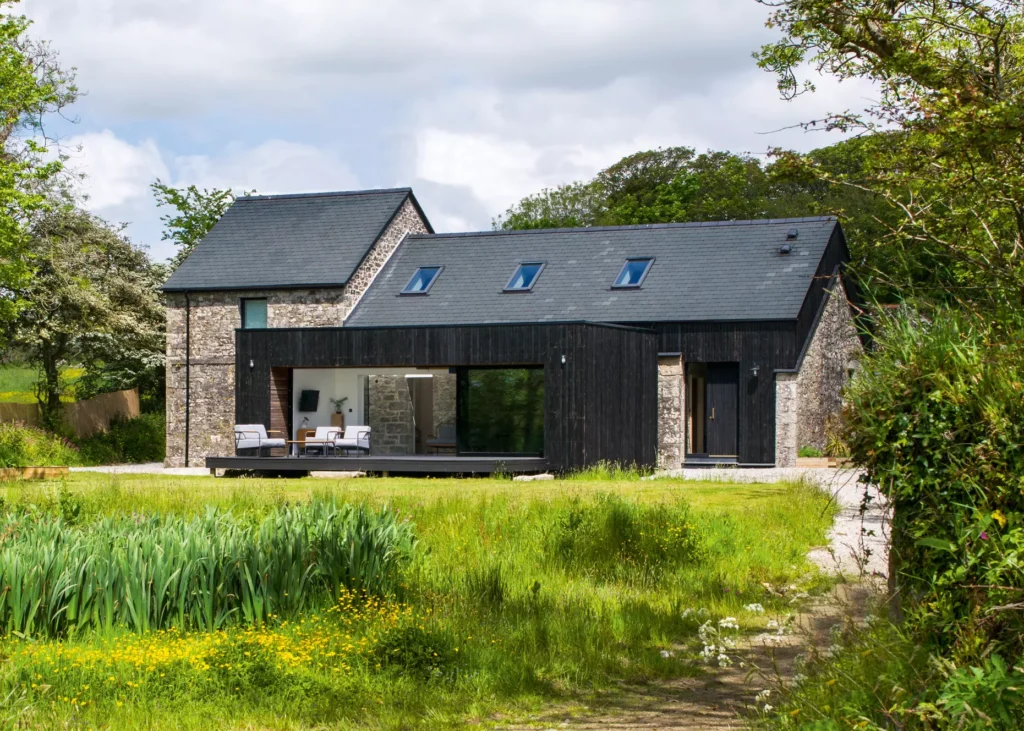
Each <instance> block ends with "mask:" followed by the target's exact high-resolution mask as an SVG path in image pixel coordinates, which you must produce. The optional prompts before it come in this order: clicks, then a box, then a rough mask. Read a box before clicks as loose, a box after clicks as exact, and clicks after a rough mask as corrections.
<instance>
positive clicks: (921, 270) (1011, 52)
mask: <svg viewBox="0 0 1024 731" xmlns="http://www.w3.org/2000/svg"><path fill="white" fill-rule="evenodd" d="M759 1H760V2H762V4H765V5H769V6H771V7H772V8H773V9H772V14H771V17H770V21H769V26H770V27H773V28H777V29H779V30H780V31H781V34H782V37H781V38H780V39H779V40H777V41H776V42H774V43H771V44H769V45H767V46H765V47H763V48H762V49H761V51H760V53H758V54H757V56H756V57H757V59H758V63H759V65H760V66H761V67H762V68H764V69H766V70H768V71H770V72H772V73H774V74H776V76H777V77H778V82H779V89H780V91H781V93H782V95H783V96H784V97H785V98H793V97H795V96H797V95H799V94H801V93H803V92H805V91H812V90H813V88H814V87H813V85H812V84H810V83H809V82H803V83H801V80H800V79H799V78H798V74H801V73H805V72H806V70H807V69H808V68H814V69H817V70H818V71H820V72H824V73H826V74H829V75H831V76H833V77H836V78H839V79H859V80H863V81H866V82H870V83H871V84H872V86H873V88H875V89H877V90H878V100H877V102H875V103H873V104H872V105H871V106H869V107H868V108H867V109H866V110H865V111H864V112H863V113H859V112H856V111H853V112H851V111H844V112H840V113H836V114H831V115H829V116H828V117H826V118H825V119H824V120H815V121H812V122H810V123H809V124H808V125H807V126H809V127H810V126H813V127H816V128H825V129H840V130H843V131H846V132H858V133H861V134H872V138H871V142H870V145H871V147H872V154H871V155H869V156H867V157H866V158H865V165H864V166H863V169H862V170H860V171H855V172H854V173H852V174H851V173H848V172H843V171H838V172H835V173H832V172H829V171H827V170H823V169H821V168H820V167H819V166H817V165H816V162H815V161H814V160H813V159H810V160H807V159H805V162H807V163H808V165H807V170H809V171H811V172H813V173H814V174H815V175H817V177H819V178H820V179H821V180H823V181H827V182H832V183H837V184H840V185H843V186H847V187H850V188H853V189H855V190H864V191H870V192H871V193H874V194H876V195H878V196H881V197H882V198H883V199H884V200H886V201H887V202H888V203H889V204H891V205H892V206H894V207H896V208H897V209H898V210H899V212H900V215H899V217H898V225H896V226H895V227H894V228H893V230H891V231H890V232H889V235H887V236H886V237H885V238H884V239H883V240H881V241H880V242H879V244H880V246H881V247H884V251H885V253H884V261H885V262H889V263H891V264H892V265H893V266H891V267H888V266H887V267H882V266H881V265H880V264H881V261H882V260H878V259H876V261H875V262H874V263H875V267H874V271H873V274H874V276H875V279H876V280H877V282H876V284H877V285H880V286H882V287H883V288H885V289H888V290H889V291H896V292H900V291H904V292H906V291H907V290H913V289H917V291H916V294H917V295H920V296H927V297H930V298H942V299H944V300H946V301H955V302H961V303H963V302H971V303H974V304H976V305H977V306H980V307H983V308H985V309H990V308H997V307H1000V306H1005V305H1006V304H1012V305H1016V306H1019V305H1020V304H1021V303H1022V302H1024V126H1022V125H1021V123H1020V121H1021V117H1022V114H1024V63H1022V61H1021V59H1022V58H1024V11H1022V9H1021V5H1020V3H1019V2H1012V1H1011V0H994V1H993V2H987V1H986V2H982V1H980V0H944V1H943V2H932V1H931V0H910V1H909V2H898V3H895V2H890V1H889V0H856V1H854V2H843V3H836V2H833V1H832V0H783V1H782V2H775V1H774V0H759ZM882 131H886V132H887V133H886V134H877V133H879V132H882ZM793 157H800V156H793ZM878 251H879V253H881V252H882V251H883V249H881V248H880V249H878ZM929 269H930V270H931V271H932V273H931V274H929V273H928V271H929ZM914 275H921V277H922V279H923V281H924V283H925V284H927V285H929V286H926V287H924V288H923V289H921V288H918V287H916V285H918V284H920V283H921V282H920V281H917V280H916V279H915V276H914Z"/></svg>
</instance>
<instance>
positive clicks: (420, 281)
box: [402, 267, 444, 294]
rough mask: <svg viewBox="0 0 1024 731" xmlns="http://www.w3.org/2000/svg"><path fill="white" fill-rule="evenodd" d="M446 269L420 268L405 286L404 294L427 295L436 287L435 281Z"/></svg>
mask: <svg viewBox="0 0 1024 731" xmlns="http://www.w3.org/2000/svg"><path fill="white" fill-rule="evenodd" d="M443 268H444V267H420V268H419V269H417V270H416V273H415V274H413V275H412V279H410V280H409V283H408V284H407V285H405V289H403V290H402V294H426V293H427V292H429V291H430V288H431V287H432V286H433V285H434V280H436V279H437V275H438V274H440V273H441V269H443Z"/></svg>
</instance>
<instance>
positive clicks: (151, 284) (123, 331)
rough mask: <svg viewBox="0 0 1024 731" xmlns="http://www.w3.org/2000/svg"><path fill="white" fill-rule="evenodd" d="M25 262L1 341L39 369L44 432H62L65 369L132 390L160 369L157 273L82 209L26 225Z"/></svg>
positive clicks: (113, 231)
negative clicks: (16, 306) (14, 312)
mask: <svg viewBox="0 0 1024 731" xmlns="http://www.w3.org/2000/svg"><path fill="white" fill-rule="evenodd" d="M26 261H27V263H28V265H29V266H30V267H31V268H32V270H33V272H34V274H33V276H32V277H31V278H29V279H27V280H25V281H24V282H23V283H22V284H21V285H20V286H19V287H18V288H17V289H16V290H15V291H14V296H16V297H17V299H18V300H19V301H20V302H22V303H23V305H22V307H21V308H20V310H19V312H18V316H17V318H16V319H15V320H14V321H12V322H11V323H9V325H8V327H7V330H8V332H7V335H8V338H9V339H10V342H12V344H14V345H15V346H16V347H17V348H18V350H19V352H21V353H22V354H23V355H24V356H25V357H26V359H27V360H28V361H29V362H30V363H32V364H34V365H36V366H37V367H38V368H39V372H40V380H39V385H38V387H37V394H38V400H39V404H40V406H41V408H42V411H43V418H44V423H45V425H46V426H47V428H50V429H52V430H58V429H59V428H60V426H61V425H60V402H61V395H62V393H63V392H64V390H65V385H66V384H65V383H64V382H63V380H62V378H61V372H62V370H63V369H64V368H66V367H67V366H69V365H72V364H80V365H83V366H85V368H86V376H85V382H86V385H87V388H88V386H89V384H91V385H92V388H93V389H95V388H96V387H97V385H98V384H100V383H102V382H103V381H104V380H111V379H112V380H113V381H115V385H116V386H120V387H123V386H131V385H136V383H137V381H138V379H139V378H140V377H144V374H146V373H147V372H151V371H153V370H154V369H155V368H156V367H158V366H159V365H160V364H162V353H163V309H162V307H161V304H160V299H159V295H158V291H157V288H158V286H159V283H160V281H161V276H160V271H159V270H158V269H155V268H154V267H153V266H152V265H151V264H150V262H149V258H148V257H147V256H146V253H145V252H144V251H142V250H141V249H138V248H136V247H134V246H133V245H132V244H131V242H130V241H129V240H128V239H127V238H125V237H124V236H123V235H122V234H121V231H120V230H119V229H115V228H111V227H110V226H109V225H108V224H106V223H105V222H104V221H102V220H101V219H99V218H96V217H95V216H92V215H90V214H88V213H86V212H84V211H80V210H75V209H72V208H68V207H57V208H55V210H52V211H50V212H48V213H46V214H44V215H42V216H40V217H39V218H38V219H37V220H36V221H35V222H34V223H33V225H32V228H31V231H30V236H29V239H28V244H27V251H26Z"/></svg>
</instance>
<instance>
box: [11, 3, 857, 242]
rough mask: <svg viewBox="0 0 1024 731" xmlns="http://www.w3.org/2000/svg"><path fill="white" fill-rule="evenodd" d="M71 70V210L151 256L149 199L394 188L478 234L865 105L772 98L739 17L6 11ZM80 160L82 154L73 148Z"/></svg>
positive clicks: (841, 93)
mask: <svg viewBox="0 0 1024 731" xmlns="http://www.w3.org/2000/svg"><path fill="white" fill-rule="evenodd" d="M21 12H25V13H26V14H28V15H29V17H31V18H32V19H33V20H34V21H35V25H34V27H33V29H32V34H33V35H34V36H35V37H37V38H44V39H48V40H50V41H52V43H53V46H54V48H56V49H57V50H59V51H60V53H61V57H62V59H63V62H64V63H65V64H66V65H69V66H72V65H73V66H76V67H77V68H78V80H79V84H80V86H81V87H82V88H83V89H85V90H86V91H87V92H88V94H87V96H85V97H84V98H83V99H82V100H81V101H80V102H79V103H78V104H77V105H76V106H75V108H74V110H73V114H74V116H75V117H76V118H77V119H78V123H77V124H74V125H71V124H67V123H58V124H57V125H55V126H54V129H56V130H57V131H58V132H59V133H60V134H61V136H62V138H63V139H62V143H63V144H64V145H65V146H66V147H67V148H69V149H72V150H75V151H74V152H73V160H72V162H73V164H74V165H75V166H76V167H77V168H78V169H79V170H81V171H82V172H84V173H86V174H87V175H88V179H87V182H86V183H85V192H86V193H87V194H88V196H89V200H88V206H89V207H90V208H92V209H93V210H94V211H95V212H96V213H98V214H100V215H102V216H104V217H106V218H107V219H109V220H112V221H121V222H127V223H129V231H130V233H131V235H132V237H133V239H134V240H135V241H136V242H138V243H140V244H144V245H147V246H149V247H150V249H151V250H152V251H153V253H154V254H155V255H157V256H158V257H161V258H163V257H166V256H168V255H169V254H170V253H172V252H171V250H170V248H169V247H168V246H167V244H166V243H162V242H161V241H160V229H161V226H160V222H159V215H160V213H159V212H158V211H157V209H156V208H155V206H154V204H153V200H152V197H151V194H150V191H149V187H148V186H149V183H151V182H152V181H153V180H154V179H156V178H161V179H162V180H164V181H169V182H171V183H173V184H175V185H188V184H196V185H199V186H204V187H211V186H217V187H228V186H230V187H232V188H235V189H255V190H258V191H259V192H260V193H291V192H308V191H321V190H344V189H354V188H381V187H395V186H407V185H408V186H412V187H413V188H414V190H415V191H416V194H417V197H418V198H419V199H420V202H421V203H422V204H423V206H424V208H425V210H426V213H427V215H428V216H429V218H430V219H431V221H432V223H433V224H434V227H435V228H436V229H437V230H438V231H453V230H475V229H487V228H490V224H491V220H492V218H493V217H494V216H496V215H498V214H500V213H502V212H503V211H505V209H506V208H508V206H509V205H511V204H512V203H514V202H515V201H517V200H518V199H519V198H521V197H522V196H524V195H527V194H529V193H533V192H536V191H538V190H540V189H541V188H543V187H545V186H553V185H558V184H560V183H565V182H570V181H573V180H579V179H585V178H588V177H590V176H592V175H593V174H594V173H595V172H597V171H598V170H600V169H601V168H603V167H606V166H607V165H609V164H611V163H613V162H615V161H616V160H618V159H619V158H620V157H622V156H623V155H625V154H628V153H631V152H635V151H637V150H641V149H651V148H655V147H659V146H661V147H664V146H671V145H689V146H692V147H695V148H697V149H698V150H703V149H707V148H714V149H729V150H733V151H737V152H752V153H763V152H764V151H765V150H766V149H767V148H768V147H770V146H789V147H795V148H799V149H810V148H812V147H818V146H821V145H823V144H827V143H829V142H831V141H833V140H832V139H830V138H826V137H823V136H821V135H820V134H819V135H814V134H805V133H803V132H800V131H795V130H794V131H788V132H779V133H775V134H765V133H768V132H771V131H772V130H777V129H779V128H781V127H785V126H787V125H790V124H793V123H795V122H797V121H800V120H804V119H808V118H812V117H814V116H815V115H818V114H820V113H821V112H822V111H823V110H826V109H831V110H836V109H840V108H843V109H845V108H848V107H860V106H863V105H864V101H865V99H866V98H867V94H868V92H867V90H865V89H863V88H858V87H856V86H855V85H853V84H850V83H846V84H842V85H837V84H834V83H831V82H827V81H826V82H824V83H821V84H820V85H819V91H818V93H817V94H815V95H814V96H813V97H806V98H801V99H800V100H798V101H797V102H793V103H786V102H783V101H780V100H779V98H778V95H777V92H776V89H775V85H774V80H773V79H772V78H771V77H770V76H769V75H768V74H767V73H765V72H762V71H760V70H758V69H757V68H756V66H755V65H754V62H753V60H752V59H751V55H750V54H751V52H752V51H753V50H755V49H756V48H758V47H759V45H760V44H762V43H764V42H765V41H767V40H770V39H771V38H772V33H771V31H768V30H766V29H765V27H764V20H765V18H766V15H767V13H766V10H765V8H763V7H762V6H760V5H759V4H757V3H756V2H755V0H418V1H417V0H176V1H175V2H167V1H166V0H23V3H22V6H21ZM78 148H80V151H78Z"/></svg>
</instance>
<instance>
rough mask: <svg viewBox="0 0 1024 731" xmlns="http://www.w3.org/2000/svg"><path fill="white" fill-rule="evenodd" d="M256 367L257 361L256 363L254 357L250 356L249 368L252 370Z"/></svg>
mask: <svg viewBox="0 0 1024 731" xmlns="http://www.w3.org/2000/svg"><path fill="white" fill-rule="evenodd" d="M255 367H256V363H255V362H253V359H252V358H250V359H249V370H252V369H253V368H255Z"/></svg>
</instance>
